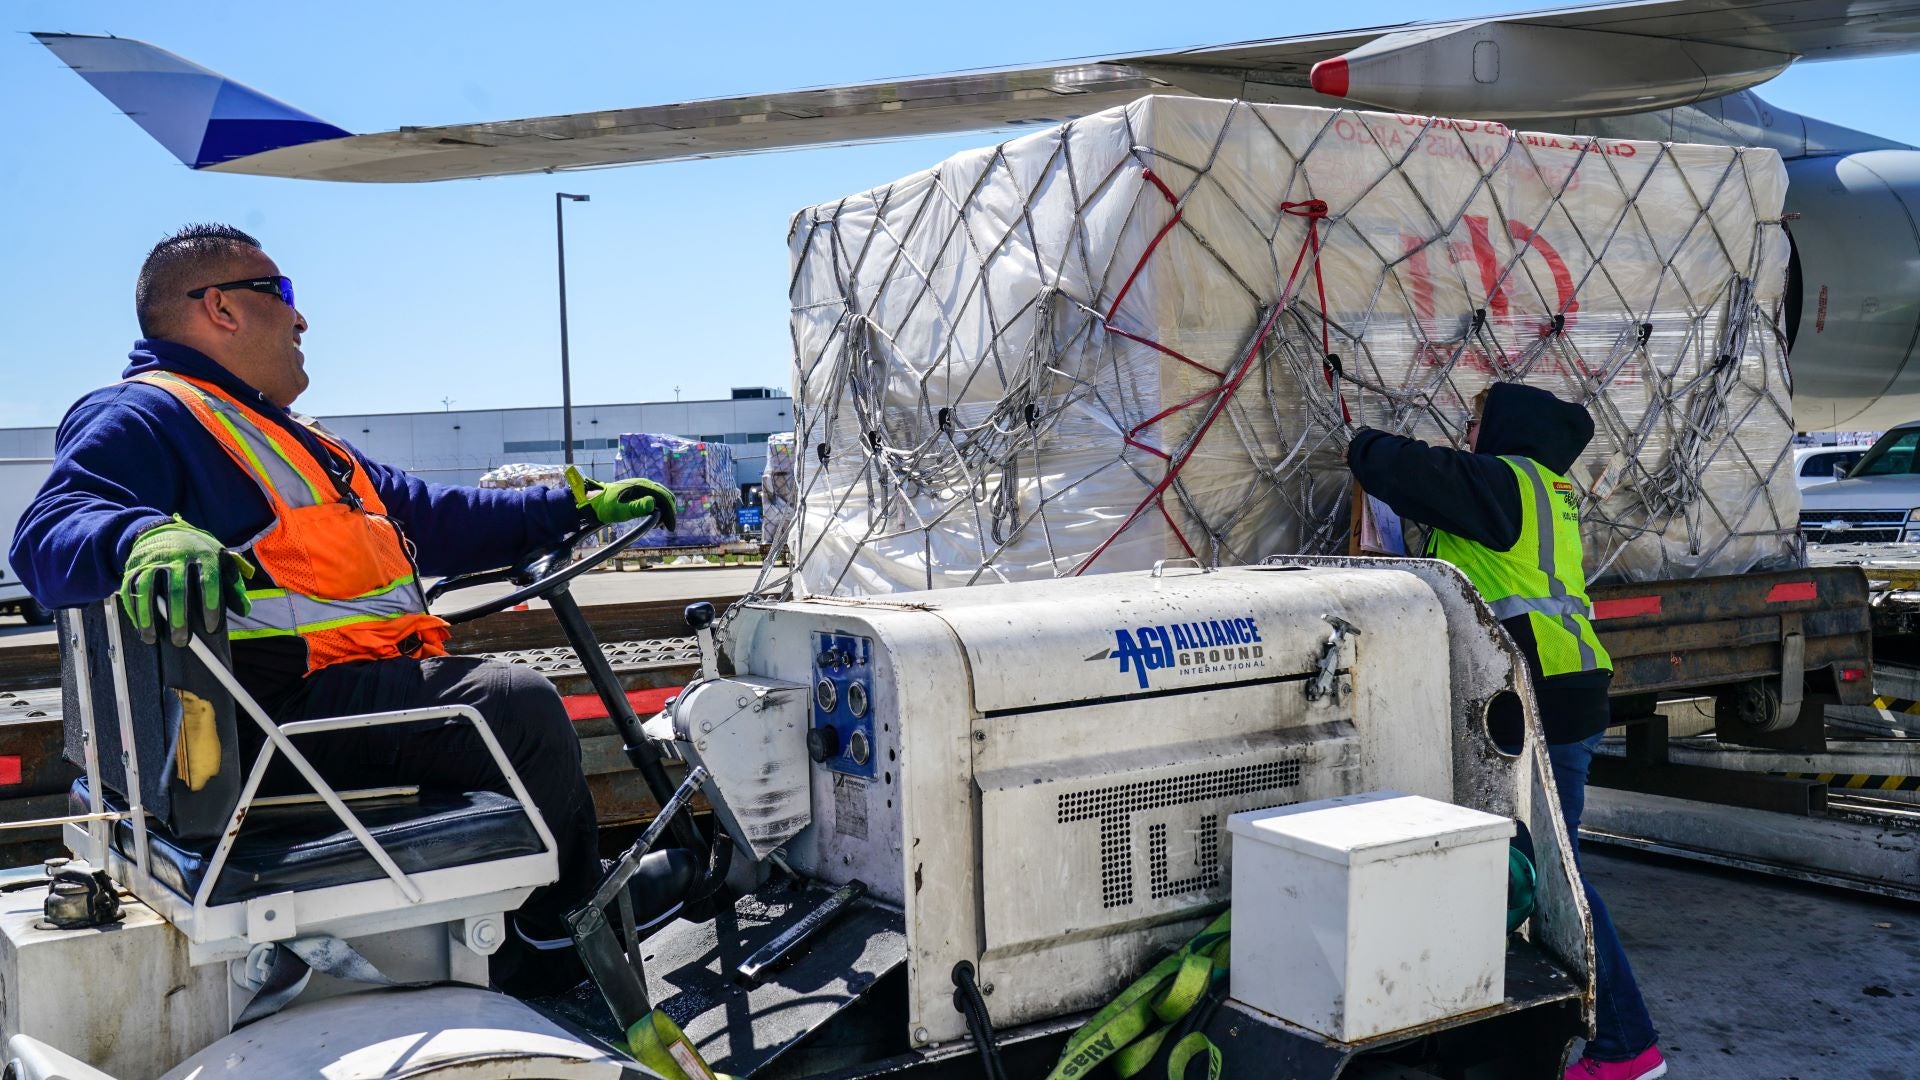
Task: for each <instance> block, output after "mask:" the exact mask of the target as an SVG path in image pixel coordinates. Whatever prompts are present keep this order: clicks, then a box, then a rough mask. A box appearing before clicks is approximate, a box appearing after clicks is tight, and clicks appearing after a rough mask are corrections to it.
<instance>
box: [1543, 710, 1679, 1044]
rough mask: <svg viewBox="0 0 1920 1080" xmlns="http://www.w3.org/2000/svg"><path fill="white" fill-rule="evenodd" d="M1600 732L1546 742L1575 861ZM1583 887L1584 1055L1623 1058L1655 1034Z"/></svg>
mask: <svg viewBox="0 0 1920 1080" xmlns="http://www.w3.org/2000/svg"><path fill="white" fill-rule="evenodd" d="M1601 737H1602V736H1601V735H1594V736H1592V737H1591V738H1588V739H1584V740H1582V741H1580V742H1570V743H1559V744H1557V745H1551V744H1550V745H1549V746H1548V747H1547V758H1548V759H1549V760H1550V761H1551V762H1552V763H1553V783H1554V786H1555V787H1556V788H1558V789H1559V791H1560V818H1561V820H1562V821H1565V822H1566V824H1567V839H1568V840H1569V841H1571V842H1572V843H1573V858H1574V862H1575V863H1576V864H1578V863H1579V861H1580V814H1581V811H1583V810H1585V809H1586V806H1587V769H1588V766H1590V765H1591V764H1592V762H1593V751H1594V749H1595V748H1596V747H1598V746H1599V745H1600V739H1601ZM1581 881H1582V883H1583V884H1585V885H1586V890H1587V907H1588V908H1590V909H1592V911H1593V956H1594V967H1595V971H1594V982H1595V987H1594V989H1595V997H1596V1000H1595V1002H1594V1012H1595V1022H1594V1027H1595V1031H1594V1036H1593V1039H1592V1040H1591V1041H1589V1042H1588V1043H1587V1049H1586V1056H1587V1057H1590V1058H1593V1059H1594V1060H1595V1061H1627V1060H1630V1059H1632V1058H1634V1057H1635V1056H1637V1055H1639V1054H1640V1053H1641V1052H1642V1051H1644V1050H1646V1048H1647V1047H1649V1046H1652V1045H1653V1044H1654V1042H1655V1041H1656V1040H1657V1039H1658V1038H1659V1033H1658V1032H1656V1031H1655V1030H1654V1029H1653V1018H1652V1017H1651V1016H1648V1015H1647V1003H1646V1002H1645V1001H1643V1000H1641V997H1640V984H1639V983H1636V982H1634V980H1633V968H1632V966H1630V965H1629V964H1628V963H1627V951H1626V949H1625V948H1624V947H1622V946H1621V944H1620V933H1619V931H1617V930H1615V929H1614V927H1613V917H1612V916H1611V915H1608V914H1607V905H1606V904H1605V903H1604V902H1603V901H1601V899H1600V894H1599V893H1597V892H1594V891H1593V885H1592V884H1591V883H1590V882H1587V881H1586V879H1585V877H1582V878H1581Z"/></svg>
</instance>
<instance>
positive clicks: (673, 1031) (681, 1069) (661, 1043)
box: [627, 1009, 733, 1080]
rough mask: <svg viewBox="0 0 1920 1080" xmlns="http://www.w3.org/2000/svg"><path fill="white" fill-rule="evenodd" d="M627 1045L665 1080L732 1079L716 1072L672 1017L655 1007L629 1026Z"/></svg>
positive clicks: (644, 1063)
mask: <svg viewBox="0 0 1920 1080" xmlns="http://www.w3.org/2000/svg"><path fill="white" fill-rule="evenodd" d="M627 1048H628V1051H629V1052H630V1053H632V1054H633V1059H634V1060H635V1061H638V1062H639V1063H640V1064H642V1065H645V1066H646V1067H647V1068H649V1069H652V1070H653V1071H654V1072H656V1073H658V1074H659V1075H661V1076H663V1077H665V1078H666V1080H733V1078H732V1077H730V1076H728V1075H727V1074H725V1073H716V1072H714V1071H713V1069H712V1068H711V1067H709V1066H708V1065H707V1063H706V1061H705V1060H704V1059H703V1058H701V1056H700V1051H698V1050H695V1049H694V1048H693V1043H692V1041H691V1040H689V1039H688V1038H687V1037H686V1035H685V1034H684V1033H683V1032H681V1030H680V1025H678V1024H676V1023H674V1022H673V1017H671V1016H668V1015H667V1014H666V1013H663V1012H661V1011H660V1010H659V1009H655V1010H653V1011H652V1012H650V1013H648V1014H647V1015H645V1016H643V1017H641V1018H640V1019H638V1020H635V1021H634V1022H633V1026H632V1027H630V1028H628V1029H627Z"/></svg>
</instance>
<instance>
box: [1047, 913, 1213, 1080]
mask: <svg viewBox="0 0 1920 1080" xmlns="http://www.w3.org/2000/svg"><path fill="white" fill-rule="evenodd" d="M1232 914H1233V913H1232V912H1231V911H1225V912H1221V914H1220V917H1219V918H1217V919H1215V920H1213V922H1212V923H1211V924H1209V925H1208V926H1207V928H1206V929H1205V930H1202V931H1200V932H1199V933H1198V934H1195V935H1194V937H1193V940H1191V941H1189V942H1187V943H1186V944H1185V945H1183V946H1181V947H1180V951H1179V952H1176V953H1174V954H1173V955H1172V956H1169V957H1167V958H1166V959H1165V960H1162V961H1160V962H1159V963H1158V964H1155V965H1154V967H1153V970H1151V971H1149V972H1147V973H1146V974H1145V975H1142V976H1141V977H1140V978H1138V979H1135V980H1134V982H1133V985H1131V986H1129V987H1127V988H1126V989H1125V990H1123V991H1121V992H1120V996H1119V997H1117V998H1114V999H1113V1001H1111V1002H1109V1003H1108V1004H1107V1006H1106V1008H1103V1009H1101V1010H1100V1011H1099V1012H1097V1013H1095V1014H1093V1018H1092V1019H1090V1020H1088V1021H1087V1022H1086V1023H1085V1024H1082V1025H1080V1030H1079V1031H1076V1032H1074V1033H1073V1038H1071V1039H1068V1040H1067V1046H1066V1049H1064V1050H1062V1051H1061V1052H1060V1061H1059V1063H1058V1064H1056V1065H1055V1066H1054V1067H1053V1071H1052V1072H1051V1073H1048V1074H1047V1080H1080V1078H1082V1077H1085V1076H1089V1075H1091V1074H1092V1073H1093V1071H1094V1070H1095V1069H1098V1068H1099V1067H1100V1066H1101V1065H1102V1064H1104V1063H1105V1062H1107V1061H1112V1062H1113V1071H1114V1073H1115V1075H1117V1076H1120V1077H1122V1078H1123V1080H1124V1078H1125V1077H1130V1076H1134V1075H1137V1074H1138V1073H1139V1072H1140V1071H1141V1070H1143V1069H1145V1068H1146V1067H1147V1066H1148V1065H1150V1064H1152V1063H1153V1058H1154V1055H1155V1054H1157V1053H1159V1051H1160V1044H1161V1043H1163V1042H1165V1041H1166V1038H1167V1034H1168V1033H1169V1032H1171V1031H1172V1030H1173V1026H1174V1025H1175V1024H1176V1023H1178V1022H1179V1021H1180V1019H1181V1018H1182V1017H1184V1016H1186V1015H1187V1013H1189V1012H1191V1011H1192V1009H1193V1007H1194V1005H1195V1004H1197V1003H1198V1002H1199V1001H1200V999H1201V998H1202V997H1203V996H1205V995H1206V992H1207V990H1208V989H1210V988H1211V987H1212V986H1213V985H1214V984H1215V983H1217V982H1219V981H1220V980H1221V979H1224V978H1226V976H1227V945H1228V931H1229V930H1230V928H1231V925H1232V924H1231V921H1230V920H1231V916H1232ZM1201 1053H1205V1054H1206V1055H1207V1061H1208V1065H1207V1077H1208V1080H1217V1078H1218V1077H1219V1075H1220V1064H1221V1056H1220V1048H1219V1047H1217V1046H1215V1045H1214V1044H1213V1042H1212V1040H1210V1039H1208V1038H1207V1037H1206V1036H1205V1035H1202V1034H1201V1033H1199V1032H1197V1031H1196V1032H1192V1033H1190V1034H1189V1035H1187V1036H1186V1037H1185V1038H1183V1039H1181V1040H1180V1041H1179V1042H1177V1043H1175V1044H1174V1045H1173V1050H1172V1052H1171V1054H1170V1055H1169V1060H1168V1062H1167V1073H1168V1075H1169V1076H1170V1077H1172V1078H1174V1080H1179V1078H1181V1077H1184V1076H1185V1075H1186V1068H1187V1065H1188V1064H1189V1063H1190V1062H1192V1060H1193V1059H1194V1058H1195V1057H1196V1056H1198V1055H1199V1054H1201Z"/></svg>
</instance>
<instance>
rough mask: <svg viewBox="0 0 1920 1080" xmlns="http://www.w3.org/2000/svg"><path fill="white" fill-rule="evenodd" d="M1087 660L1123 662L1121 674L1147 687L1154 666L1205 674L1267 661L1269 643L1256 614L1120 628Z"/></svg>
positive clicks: (1250, 666) (1264, 663)
mask: <svg viewBox="0 0 1920 1080" xmlns="http://www.w3.org/2000/svg"><path fill="white" fill-rule="evenodd" d="M1087 660H1088V661H1089V662H1091V661H1094V660H1115V661H1118V662H1119V665H1120V673H1121V674H1123V675H1125V674H1129V673H1130V674H1132V675H1133V676H1134V677H1135V678H1136V679H1138V680H1139V684H1140V688H1141V689H1142V690H1144V689H1147V687H1148V686H1149V685H1150V680H1149V679H1148V676H1147V673H1148V672H1149V671H1169V670H1171V671H1174V672H1177V673H1178V674H1181V675H1200V674H1206V673H1209V672H1215V671H1233V670H1236V669H1241V668H1257V667H1265V666H1266V665H1267V661H1266V646H1265V645H1264V644H1262V643H1261V640H1260V622H1259V620H1257V619H1252V618H1245V619H1208V620H1206V621H1204V622H1180V623H1167V624H1162V625H1158V626H1140V627H1135V628H1134V629H1132V630H1126V629H1116V630H1114V631H1113V647H1112V648H1110V649H1103V650H1101V651H1100V652H1097V653H1095V654H1093V655H1092V656H1089V657H1087Z"/></svg>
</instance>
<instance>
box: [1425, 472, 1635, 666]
mask: <svg viewBox="0 0 1920 1080" xmlns="http://www.w3.org/2000/svg"><path fill="white" fill-rule="evenodd" d="M1500 460H1502V461H1504V462H1506V464H1507V466H1508V467H1509V468H1511V469H1512V470H1513V471H1514V474H1515V478H1516V479H1517V480H1518V482H1519V489H1520V503H1521V522H1520V538H1519V540H1518V541H1516V542H1515V543H1514V545H1513V547H1512V548H1510V549H1508V550H1507V551H1504V552H1499V551H1494V550H1493V549H1491V548H1489V547H1487V546H1486V545H1484V544H1479V543H1476V542H1474V541H1472V540H1467V539H1465V538H1463V537H1459V536H1455V535H1453V534H1451V533H1448V532H1446V531H1444V530H1441V529H1435V530H1434V532H1433V547H1432V551H1433V554H1435V555H1436V556H1438V557H1439V558H1442V559H1445V560H1447V561H1448V562H1450V563H1453V564H1454V565H1455V566H1458V567H1459V568H1460V570H1461V572H1463V573H1465V574H1466V575H1467V580H1469V581H1471V582H1473V584H1474V587H1475V588H1476V589H1478V590H1479V591H1480V595H1481V596H1482V597H1484V598H1485V599H1486V601H1487V606H1488V607H1491V608H1492V609H1493V613H1494V615H1495V616H1496V617H1498V618H1499V619H1501V620H1503V621H1504V620H1507V619H1516V618H1521V617H1530V618H1529V624H1530V625H1531V626H1532V628H1533V635H1534V646H1535V651H1536V653H1537V655H1536V657H1535V659H1536V660H1537V661H1538V662H1539V664H1540V673H1541V674H1542V675H1543V676H1548V677H1551V676H1554V675H1569V674H1572V673H1574V672H1580V671H1599V670H1604V669H1611V668H1612V667H1613V659H1612V658H1611V657H1609V656H1608V655H1607V651H1606V649H1605V648H1604V647H1603V646H1601V644H1600V638H1599V636H1598V635H1597V634H1596V633H1595V632H1594V629H1593V623H1592V622H1591V621H1590V620H1591V618H1592V611H1593V608H1592V604H1591V603H1590V602H1589V601H1588V599H1587V593H1586V584H1585V580H1584V571H1583V568H1582V565H1581V563H1582V558H1581V544H1580V522H1579V518H1578V517H1577V516H1574V515H1567V516H1565V518H1564V519H1563V517H1562V515H1558V514H1555V513H1554V506H1555V501H1556V499H1557V498H1558V496H1556V494H1555V490H1554V489H1555V488H1556V487H1565V488H1566V489H1567V490H1568V491H1571V488H1572V485H1571V484H1570V483H1569V482H1568V481H1567V480H1566V478H1565V477H1562V476H1560V475H1558V474H1556V473H1553V472H1552V471H1551V470H1548V469H1546V468H1545V467H1543V466H1541V465H1540V464H1539V463H1538V462H1536V461H1533V460H1532V459H1530V458H1524V457H1518V456H1514V457H1503V458H1501V459H1500ZM1563 561H1564V562H1565V563H1566V564H1567V565H1566V566H1565V571H1566V572H1565V573H1564V574H1563V573H1562V565H1561V564H1562V562H1563Z"/></svg>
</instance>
